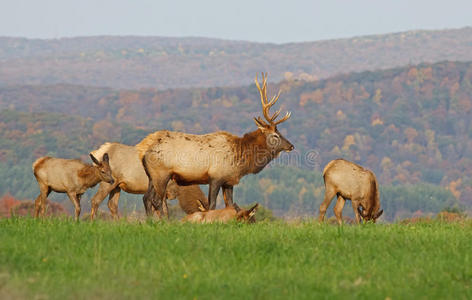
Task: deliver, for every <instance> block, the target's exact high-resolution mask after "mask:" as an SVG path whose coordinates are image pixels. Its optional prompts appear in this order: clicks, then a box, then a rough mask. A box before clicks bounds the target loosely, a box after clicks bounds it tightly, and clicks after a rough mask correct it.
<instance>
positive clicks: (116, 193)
mask: <svg viewBox="0 0 472 300" xmlns="http://www.w3.org/2000/svg"><path fill="white" fill-rule="evenodd" d="M120 191H121V189H120V187H119V186H117V187H115V188H114V189H113V190H111V192H110V196H108V203H107V204H108V209H109V210H110V212H111V215H112V216H113V219H115V220H117V219H118V201H119V200H120Z"/></svg>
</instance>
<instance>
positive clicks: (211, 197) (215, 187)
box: [208, 179, 221, 209]
mask: <svg viewBox="0 0 472 300" xmlns="http://www.w3.org/2000/svg"><path fill="white" fill-rule="evenodd" d="M220 187H221V183H220V182H218V181H216V180H212V179H210V184H209V188H208V202H209V203H210V209H215V208H216V198H217V197H218V193H219V192H220Z"/></svg>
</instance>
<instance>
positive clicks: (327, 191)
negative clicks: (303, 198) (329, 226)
mask: <svg viewBox="0 0 472 300" xmlns="http://www.w3.org/2000/svg"><path fill="white" fill-rule="evenodd" d="M335 195H336V192H335V191H334V190H333V189H331V188H329V187H325V195H324V200H323V202H322V203H321V205H320V215H319V217H318V221H319V222H323V220H324V216H325V214H326V210H327V209H328V207H329V205H330V204H331V201H332V200H333V197H334V196H335Z"/></svg>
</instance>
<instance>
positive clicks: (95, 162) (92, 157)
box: [90, 153, 100, 166]
mask: <svg viewBox="0 0 472 300" xmlns="http://www.w3.org/2000/svg"><path fill="white" fill-rule="evenodd" d="M90 158H91V159H92V161H93V163H94V164H96V165H97V166H99V165H100V162H99V161H98V160H97V159H96V158H95V156H93V154H92V153H90Z"/></svg>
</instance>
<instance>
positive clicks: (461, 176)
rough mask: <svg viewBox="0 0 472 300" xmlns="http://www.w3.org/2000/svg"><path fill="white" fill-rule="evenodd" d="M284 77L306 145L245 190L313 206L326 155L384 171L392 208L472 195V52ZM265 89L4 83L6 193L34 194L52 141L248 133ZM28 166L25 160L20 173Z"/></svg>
mask: <svg viewBox="0 0 472 300" xmlns="http://www.w3.org/2000/svg"><path fill="white" fill-rule="evenodd" d="M278 88H280V89H282V91H283V93H282V96H281V98H280V100H279V102H280V105H281V106H282V108H283V110H290V111H292V118H291V119H290V120H289V121H287V122H286V123H284V124H282V125H281V126H280V128H279V129H280V131H281V132H282V133H283V134H284V135H285V136H286V137H287V138H288V139H289V140H290V141H291V142H292V143H293V144H294V145H295V147H296V151H294V152H293V153H291V154H290V155H286V154H284V155H282V156H281V157H280V159H278V160H277V161H275V162H274V163H272V167H271V168H269V169H267V170H264V171H263V172H261V173H260V174H259V175H257V176H250V177H247V178H246V179H245V181H243V182H242V184H241V186H240V187H238V189H236V190H235V192H236V196H237V198H236V199H241V201H242V202H244V203H246V202H247V203H249V202H254V201H260V202H262V203H264V204H266V205H268V206H269V207H270V208H272V209H275V210H277V211H281V212H285V213H287V212H290V213H292V212H293V213H294V214H300V213H302V214H303V213H306V212H307V211H308V212H312V211H313V210H315V208H316V206H317V205H318V204H319V202H320V201H321V199H322V181H321V173H320V172H321V170H322V168H323V166H324V165H325V164H326V163H327V162H328V161H329V160H331V159H334V158H337V157H344V158H347V159H350V160H353V161H356V162H358V163H360V164H362V165H365V166H367V167H369V168H370V169H372V170H373V171H374V172H375V173H376V174H377V177H378V179H379V181H380V183H381V184H382V188H383V199H384V205H386V206H387V207H389V212H388V214H389V215H390V217H391V218H393V217H394V216H395V215H396V214H399V213H401V212H402V211H405V212H410V213H412V212H414V211H417V210H420V211H425V210H426V211H437V210H439V209H441V208H444V207H445V206H448V205H452V204H453V203H454V202H455V201H459V202H458V203H459V204H460V205H462V206H463V207H467V208H469V209H470V208H471V207H472V198H471V195H472V140H471V138H472V125H471V122H472V63H458V62H442V63H437V64H422V65H418V66H409V67H402V68H396V69H390V70H384V71H375V72H364V73H354V74H348V75H342V76H338V77H333V78H330V79H326V80H321V81H317V82H304V81H283V82H281V83H279V84H277V85H270V86H269V92H270V93H272V92H274V91H275V90H276V89H278ZM258 97H259V96H258V92H257V89H256V88H255V86H254V85H250V86H244V87H239V88H238V87H235V88H208V89H204V88H200V89H176V90H166V91H157V90H152V89H146V90H112V89H104V88H102V89H100V88H94V87H84V86H69V85H54V86H39V87H35V86H25V87H8V88H0V110H5V109H8V110H6V111H3V112H2V114H1V115H0V141H1V144H0V162H1V163H0V171H1V172H0V175H1V176H2V178H6V179H5V180H2V184H4V185H3V187H1V189H2V190H0V194H2V192H6V189H8V190H9V191H10V192H11V193H12V194H13V195H16V194H15V193H20V192H24V193H23V194H21V197H31V196H32V195H34V194H35V186H34V184H33V185H31V180H30V181H28V182H29V184H30V185H29V186H28V185H27V184H25V185H26V187H29V189H27V188H25V187H24V186H22V185H20V183H19V182H20V181H21V180H20V179H21V178H25V177H21V176H29V177H30V179H32V176H31V174H30V164H31V162H32V161H33V160H34V159H35V158H36V157H38V156H41V155H46V154H48V153H50V154H52V155H59V156H63V157H76V156H80V155H82V157H84V159H87V158H86V155H87V153H88V151H89V149H91V148H93V147H96V146H98V145H100V143H101V142H103V141H107V140H117V141H122V142H124V143H128V144H133V143H135V142H136V141H139V140H140V139H141V138H142V137H144V136H145V135H146V133H147V132H150V131H153V130H157V129H172V130H180V131H186V132H192V133H205V132H211V131H215V130H228V131H230V132H232V133H235V134H238V135H242V134H243V133H245V132H248V131H250V130H254V129H255V125H254V124H253V121H252V117H254V116H257V115H259V114H260V102H259V100H258ZM19 111H22V112H19ZM40 111H45V112H48V113H38V112H40ZM31 112H35V113H31ZM67 114H71V115H74V117H71V116H69V115H67ZM16 164H18V166H16ZM286 165H290V166H291V167H290V168H287V167H284V166H286ZM19 166H24V168H23V169H19V170H18V171H17V172H16V173H14V170H16V169H15V168H20V167H19ZM27 190H28V191H29V192H27V193H26V191H27ZM406 195H407V196H406ZM17 196H19V195H17ZM454 199H455V200H454ZM432 207H434V209H433V208H432Z"/></svg>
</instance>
